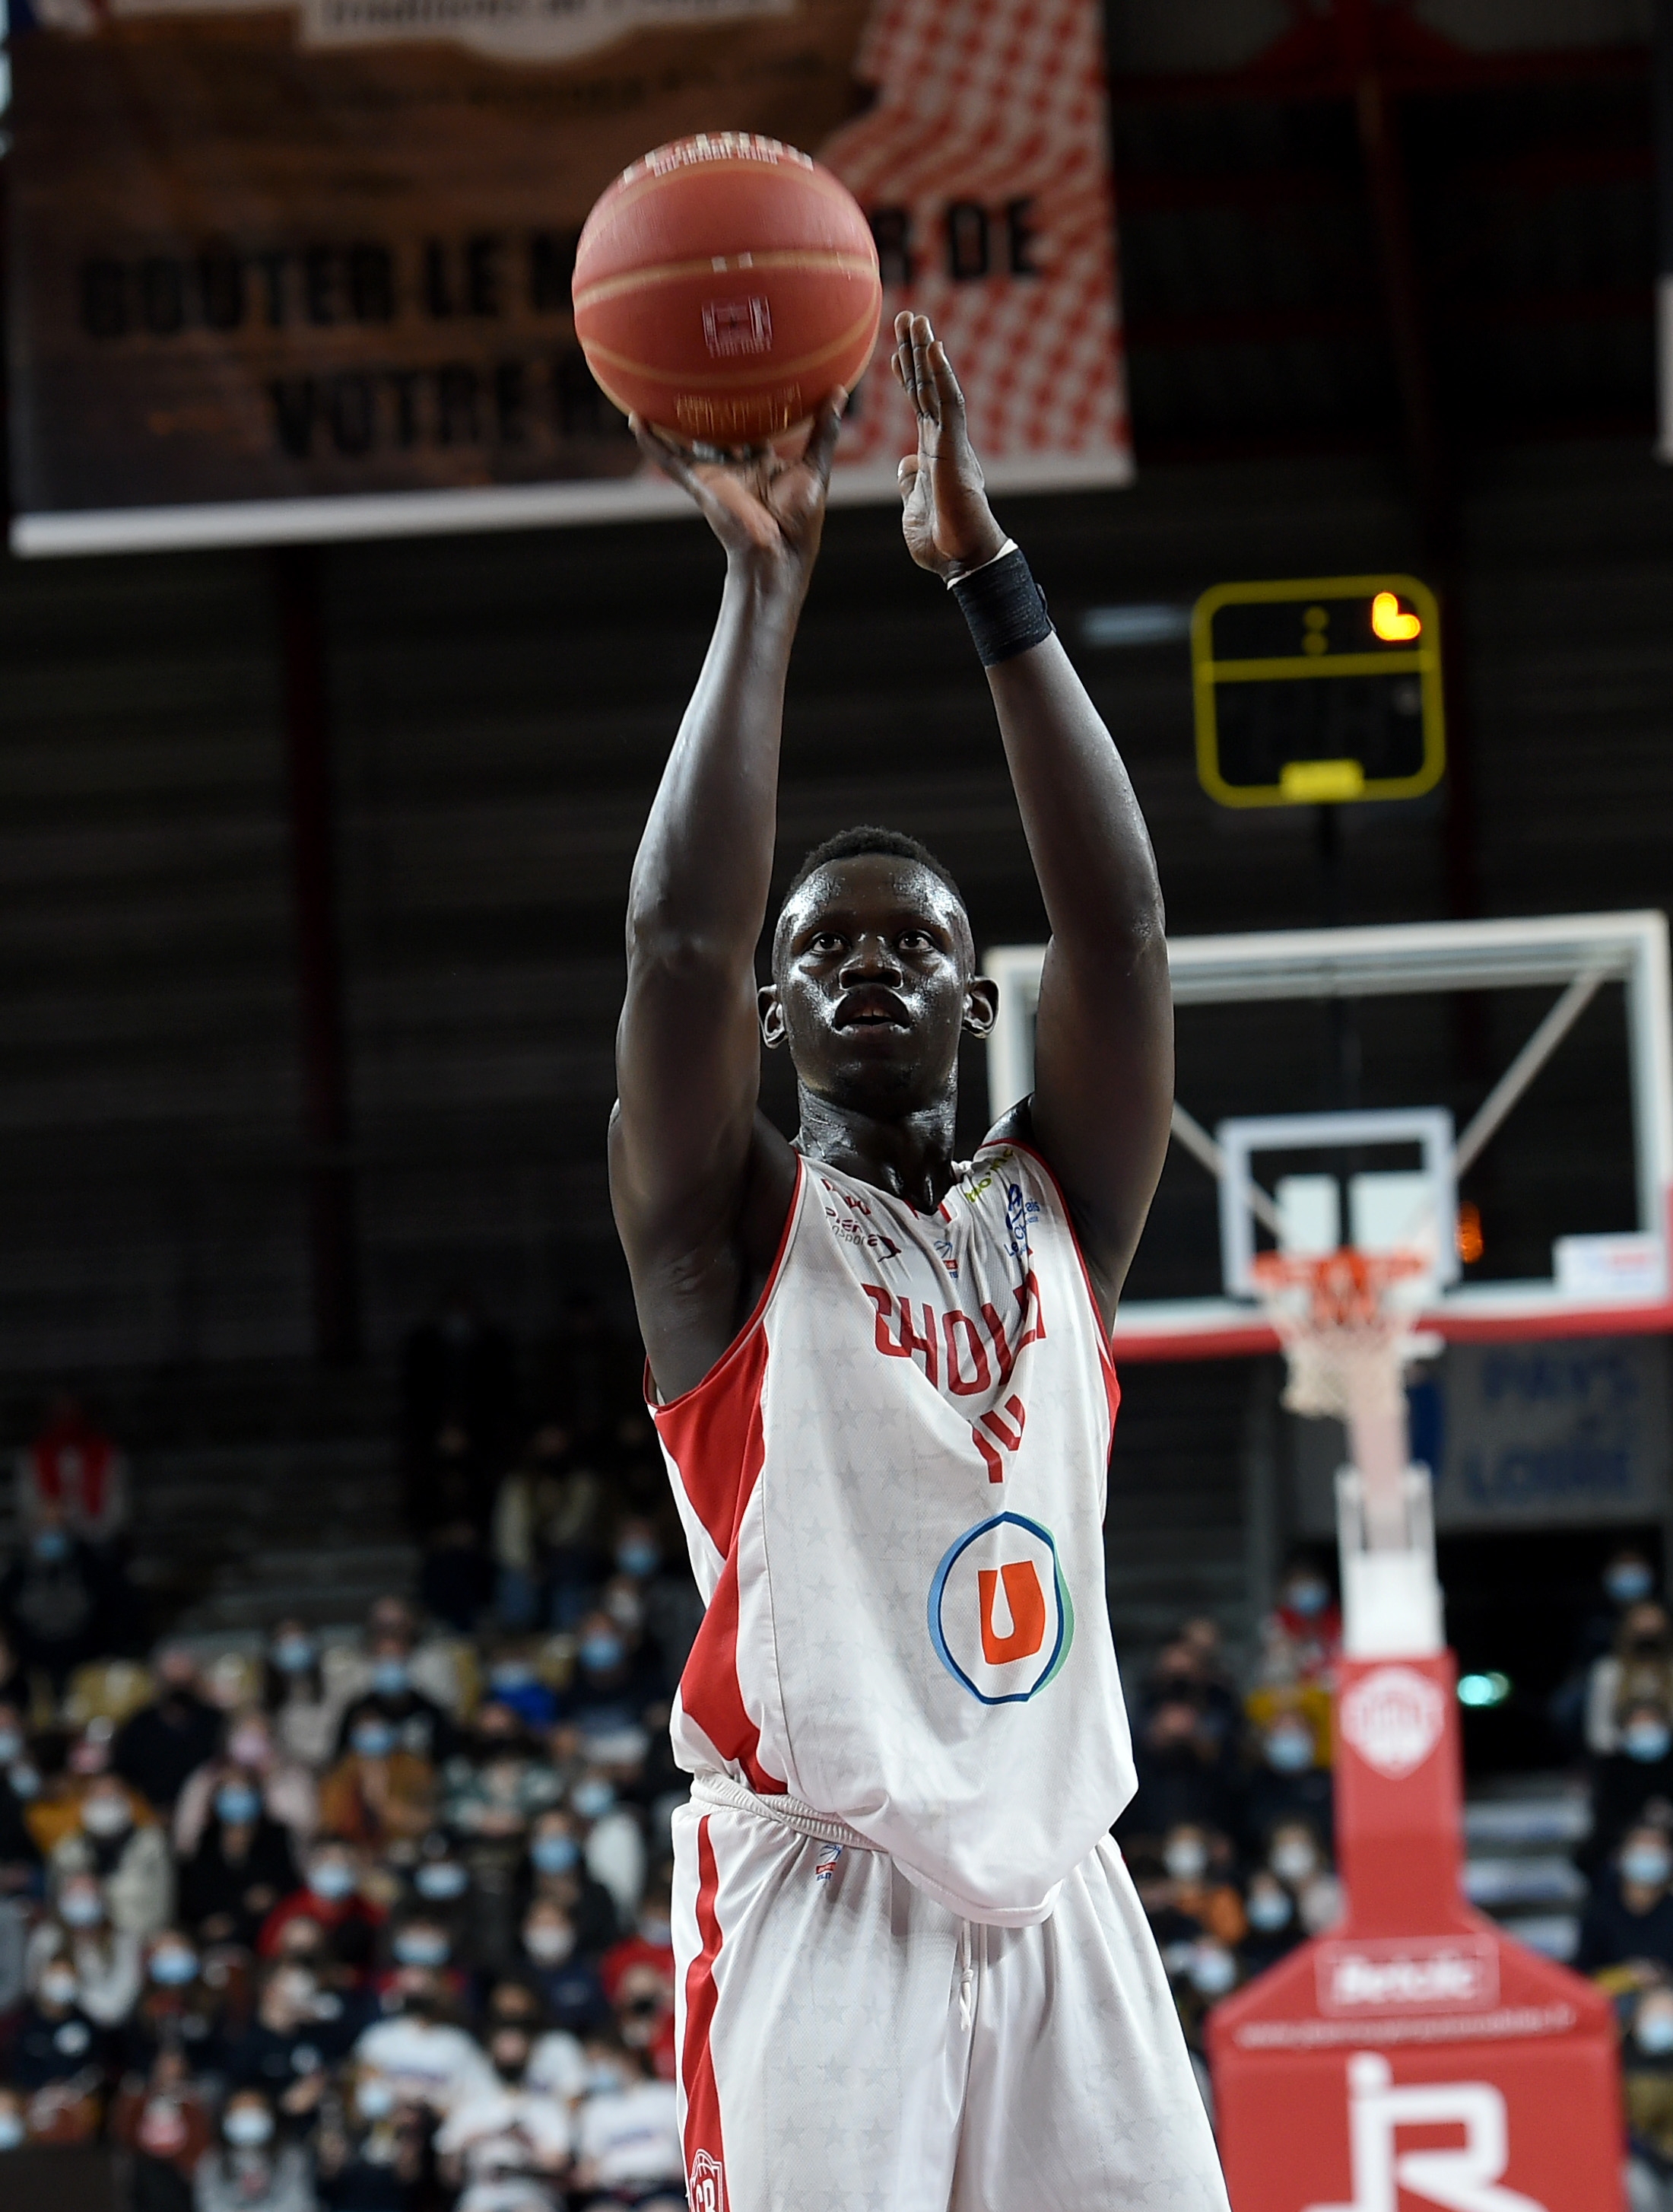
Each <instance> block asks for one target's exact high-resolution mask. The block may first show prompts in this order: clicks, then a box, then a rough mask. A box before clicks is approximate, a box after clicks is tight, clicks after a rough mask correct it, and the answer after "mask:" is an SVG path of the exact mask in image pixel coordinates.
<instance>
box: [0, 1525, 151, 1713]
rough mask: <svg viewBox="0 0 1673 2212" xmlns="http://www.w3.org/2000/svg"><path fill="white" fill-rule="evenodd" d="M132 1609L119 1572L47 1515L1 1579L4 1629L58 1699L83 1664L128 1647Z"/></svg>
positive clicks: (22, 1658) (27, 1665)
mask: <svg viewBox="0 0 1673 2212" xmlns="http://www.w3.org/2000/svg"><path fill="white" fill-rule="evenodd" d="M129 1614H130V1606H129V1603H128V1593H127V1591H126V1589H125V1586H124V1584H123V1583H122V1582H121V1580H120V1577H118V1574H117V1573H116V1571H115V1570H114V1569H113V1567H112V1565H110V1564H109V1563H108V1562H106V1561H101V1560H100V1558H99V1557H98V1555H97V1554H96V1553H94V1550H93V1549H92V1547H91V1546H89V1545H88V1544H85V1543H83V1542H82V1541H81V1539H80V1538H79V1537H77V1536H76V1535H74V1534H71V1532H70V1529H69V1528H67V1527H66V1526H65V1525H64V1516H63V1511H62V1509H60V1508H54V1509H52V1510H51V1511H50V1512H47V1511H45V1510H43V1512H42V1515H41V1517H40V1519H39V1522H38V1523H37V1525H36V1527H35V1528H34V1529H33V1531H32V1532H31V1534H30V1535H29V1538H28V1541H27V1543H25V1544H24V1545H23V1547H21V1550H20V1551H19V1552H18V1553H16V1554H15V1557H14V1558H13V1559H12V1561H11V1564H10V1565H9V1566H8V1568H7V1569H6V1571H5V1572H4V1574H3V1575H0V1626H3V1627H4V1628H5V1631H6V1635H7V1638H8V1641H9V1643H10V1644H11V1645H12V1647H13V1648H14V1650H15V1651H16V1654H17V1656H18V1659H19V1661H20V1662H21V1665H22V1666H23V1668H25V1670H26V1671H28V1670H33V1669H34V1668H39V1669H40V1671H41V1672H42V1673H43V1674H45V1675H46V1676H47V1678H48V1679H49V1680H50V1681H51V1682H52V1687H53V1689H54V1691H55V1692H57V1693H58V1696H59V1697H62V1696H63V1695H64V1690H65V1688H66V1686H68V1684H69V1680H70V1675H71V1674H73V1673H74V1672H75V1670H76V1668H77V1667H79V1666H80V1665H81V1664H82V1661H83V1660H84V1659H93V1658H96V1657H98V1656H100V1653H103V1652H108V1651H110V1650H112V1649H116V1650H120V1649H121V1648H122V1647H123V1646H124V1644H126V1642H127V1640H128V1635H129V1631H130V1620H129Z"/></svg>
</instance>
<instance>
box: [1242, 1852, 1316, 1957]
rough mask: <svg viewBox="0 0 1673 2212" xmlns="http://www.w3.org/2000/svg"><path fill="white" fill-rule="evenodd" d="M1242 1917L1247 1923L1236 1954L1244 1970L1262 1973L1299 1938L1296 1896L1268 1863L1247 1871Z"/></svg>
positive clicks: (1291, 1948) (1290, 1948) (1287, 1952)
mask: <svg viewBox="0 0 1673 2212" xmlns="http://www.w3.org/2000/svg"><path fill="white" fill-rule="evenodd" d="M1243 1917H1244V1918H1245V1919H1246V1921H1247V1923H1248V1926H1247V1928H1246V1930H1245V1932H1244V1936H1243V1941H1242V1942H1241V1943H1240V1945H1239V1946H1238V1955H1239V1958H1240V1961H1241V1963H1242V1966H1243V1970H1244V1972H1245V1973H1246V1974H1262V1973H1264V1972H1265V1971H1266V1969H1267V1968H1268V1967H1269V1966H1276V1964H1277V1962H1278V1960H1280V1959H1282V1958H1285V1957H1287V1956H1288V1954H1289V1953H1290V1952H1291V1951H1293V1950H1294V1948H1295V1947H1296V1945H1297V1944H1298V1943H1299V1942H1300V1941H1301V1934H1302V1931H1301V1920H1300V1913H1299V1912H1298V1911H1297V1910H1296V1905H1295V1899H1294V1898H1293V1897H1292V1896H1291V1895H1290V1893H1289V1892H1288V1890H1287V1889H1286V1888H1285V1887H1284V1885H1283V1884H1282V1882H1281V1881H1279V1879H1278V1877H1277V1875H1275V1874H1274V1873H1273V1872H1272V1870H1271V1869H1270V1867H1257V1868H1256V1869H1255V1871H1254V1873H1253V1874H1252V1875H1250V1877H1249V1884H1248V1887H1247V1888H1246V1890H1245V1892H1244V1896H1243Z"/></svg>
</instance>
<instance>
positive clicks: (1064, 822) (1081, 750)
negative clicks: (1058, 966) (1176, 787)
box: [988, 636, 1163, 969]
mask: <svg viewBox="0 0 1673 2212" xmlns="http://www.w3.org/2000/svg"><path fill="white" fill-rule="evenodd" d="M988 683H989V685H990V688H991V691H992V694H993V702H994V706H995V708H997V712H998V716H999V730H1000V734H1001V736H1002V737H1003V740H1004V746H1005V757H1006V759H1007V761H1008V762H1009V766H1010V772H1011V781H1012V783H1013V785H1014V787H1015V792H1016V800H1017V805H1018V808H1019V810H1020V811H1021V816H1022V826H1023V829H1024V832H1025V833H1026V835H1027V840H1028V851H1029V854H1030V856H1031V857H1032V859H1033V860H1034V871H1035V873H1036V875H1037V876H1038V877H1039V879H1040V893H1041V896H1042V897H1043V898H1044V900H1045V902H1046V916H1047V918H1048V920H1049V921H1050V922H1051V925H1052V938H1053V940H1054V942H1055V944H1056V945H1057V949H1058V957H1067V958H1068V959H1069V960H1070V963H1071V964H1073V965H1074V966H1076V967H1077V968H1079V967H1080V966H1081V965H1082V956H1084V957H1085V960H1086V963H1087V964H1088V966H1089V967H1093V968H1094V969H1095V968H1096V967H1100V966H1105V965H1106V963H1108V962H1109V960H1110V958H1111V956H1112V954H1116V953H1118V952H1119V951H1121V950H1122V949H1123V948H1125V949H1126V951H1128V952H1129V953H1130V955H1132V956H1134V957H1137V956H1138V955H1139V954H1141V953H1142V952H1143V951H1145V950H1146V949H1148V948H1152V947H1154V948H1156V949H1157V950H1159V949H1160V947H1161V941H1162V927H1163V924H1162V897H1161V882H1160V880H1159V878H1158V877H1157V874H1156V859H1155V853H1154V852H1153V850H1152V849H1151V845H1150V836H1149V831H1148V830H1147V829H1146V828H1145V826H1144V817H1143V813H1142V812H1141V811H1140V809H1139V804H1138V799H1137V793H1135V792H1134V790H1133V787H1132V783H1131V781H1130V778H1129V776H1128V775H1127V771H1126V769H1125V767H1124V764H1123V762H1122V759H1121V756H1120V754H1119V753H1118V751H1117V750H1116V747H1115V741H1114V739H1113V738H1112V737H1111V735H1110V733H1109V731H1108V730H1107V729H1106V727H1105V725H1104V721H1103V718H1102V717H1101V715H1100V714H1099V712H1098V710H1097V708H1095V707H1094V705H1093V703H1092V702H1091V700H1090V699H1089V698H1088V696H1087V694H1086V690H1085V687H1084V686H1083V685H1082V682H1081V679H1080V678H1079V677H1078V676H1077V675H1076V672H1075V669H1074V666H1073V664H1072V663H1071V662H1070V658H1069V655H1068V654H1067V653H1065V652H1064V649H1063V646H1062V644H1061V642H1060V641H1058V638H1057V637H1055V636H1052V637H1048V638H1047V639H1046V641H1044V643H1043V644H1040V645H1037V646H1035V647H1033V648H1032V649H1031V650H1030V651H1028V652H1027V653H1019V654H1018V655H1017V656H1016V657H1015V659H1010V660H1003V661H1000V662H998V663H997V665H995V666H993V667H991V668H990V669H989V671H988Z"/></svg>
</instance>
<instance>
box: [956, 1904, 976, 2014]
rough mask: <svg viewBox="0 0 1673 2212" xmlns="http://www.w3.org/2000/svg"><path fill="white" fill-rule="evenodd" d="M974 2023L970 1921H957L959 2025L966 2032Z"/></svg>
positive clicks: (974, 1962)
mask: <svg viewBox="0 0 1673 2212" xmlns="http://www.w3.org/2000/svg"><path fill="white" fill-rule="evenodd" d="M975 2025H976V1960H975V1957H974V1947H973V1944H972V1942H971V1929H970V1923H969V1922H968V1921H967V1920H961V1921H960V1923H959V2026H960V2027H961V2029H962V2030H963V2032H964V2033H965V2034H968V2033H970V2031H971V2029H972V2028H973V2027H974V2026H975Z"/></svg>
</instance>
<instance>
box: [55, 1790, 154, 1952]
mask: <svg viewBox="0 0 1673 2212" xmlns="http://www.w3.org/2000/svg"><path fill="white" fill-rule="evenodd" d="M76 1810H77V1823H76V1827H75V1828H74V1829H72V1830H71V1831H70V1833H68V1834H67V1835H64V1837H62V1838H61V1839H60V1840H59V1841H58V1843H57V1844H54V1845H53V1847H52V1853H51V1856H50V1858H49V1860H48V1867H49V1870H50V1873H51V1875H52V1880H53V1881H57V1882H59V1883H62V1882H63V1881H64V1880H65V1879H66V1878H67V1877H68V1876H69V1875H72V1874H90V1875H94V1877H95V1878H96V1880H97V1881H98V1883H99V1886H100V1891H101V1892H102V1893H103V1896H104V1901H105V1910H106V1913H107V1914H108V1915H109V1917H110V1920H111V1924H112V1927H114V1928H118V1929H121V1930H123V1931H124V1933H125V1934H127V1935H130V1936H139V1937H140V1938H142V1939H143V1938H144V1937H145V1936H155V1934H156V1932H157V1930H158V1929H160V1928H161V1927H162V1926H164V1924H165V1923H167V1921H169V1920H171V1919H172V1918H173V1915H174V1861H173V1855H172V1854H171V1852H170V1850H169V1848H168V1843H167V1838H166V1837H165V1836H164V1834H163V1832H162V1830H161V1828H160V1827H159V1826H157V1823H156V1821H155V1818H154V1817H153V1815H152V1814H151V1810H150V1808H149V1806H147V1805H145V1804H144V1803H143V1802H142V1801H141V1800H140V1799H138V1798H137V1797H136V1796H135V1794H134V1793H133V1791H131V1790H130V1789H129V1788H128V1786H127V1784H125V1783H124V1782H123V1781H122V1780H121V1779H120V1778H118V1776H116V1775H114V1774H94V1775H92V1776H90V1777H89V1778H88V1782H87V1784H86V1786H85V1788H84V1789H83V1790H82V1792H81V1796H80V1798H79V1802H78V1804H77V1808H76Z"/></svg>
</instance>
